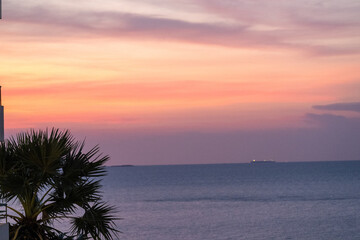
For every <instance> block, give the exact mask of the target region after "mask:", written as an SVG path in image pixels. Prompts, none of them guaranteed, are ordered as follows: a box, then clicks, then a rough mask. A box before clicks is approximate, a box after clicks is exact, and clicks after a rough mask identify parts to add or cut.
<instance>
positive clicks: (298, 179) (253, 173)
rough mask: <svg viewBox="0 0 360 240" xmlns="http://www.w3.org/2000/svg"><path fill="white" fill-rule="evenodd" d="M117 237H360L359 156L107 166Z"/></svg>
mask: <svg viewBox="0 0 360 240" xmlns="http://www.w3.org/2000/svg"><path fill="white" fill-rule="evenodd" d="M103 184H104V187H103V190H104V198H105V199H106V200H107V201H108V202H109V203H110V204H112V205H115V206H116V207H117V209H118V211H119V213H118V214H119V217H122V218H123V220H121V221H119V222H118V226H119V229H120V230H121V231H122V232H123V234H121V235H120V237H121V238H120V239H125V240H145V239H146V240H149V239H150V240H205V239H212V240H232V239H233V240H241V239H246V240H258V239H259V240H260V239H264V240H265V239H266V240H267V239H304V240H305V239H306V240H322V239H324V240H336V239H339V240H347V239H349V240H350V239H351V240H353V239H360V162H359V161H353V162H350V161H349V162H322V163H321V162H315V163H314V162H312V163H275V164H255V165H253V164H218V165H178V166H137V167H109V168H108V176H107V177H106V178H105V179H104V181H103Z"/></svg>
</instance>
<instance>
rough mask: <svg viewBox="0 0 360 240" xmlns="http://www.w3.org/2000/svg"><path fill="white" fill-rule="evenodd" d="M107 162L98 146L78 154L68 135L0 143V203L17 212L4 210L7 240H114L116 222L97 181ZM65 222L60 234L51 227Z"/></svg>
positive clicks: (26, 136)
mask: <svg viewBox="0 0 360 240" xmlns="http://www.w3.org/2000/svg"><path fill="white" fill-rule="evenodd" d="M108 159H109V157H108V156H104V155H102V154H100V153H99V147H98V146H96V147H94V148H92V149H91V150H89V151H84V142H78V141H75V139H74V138H73V136H72V135H71V134H70V132H69V131H68V130H66V131H60V130H59V129H54V128H53V129H52V130H51V131H50V132H49V131H48V130H44V131H43V130H38V131H35V130H30V131H28V132H23V133H20V134H17V135H16V137H12V138H10V139H9V140H7V141H6V142H5V143H1V144H0V197H1V198H2V199H4V200H5V201H7V202H16V203H17V204H18V205H19V206H21V207H20V209H16V208H14V207H11V206H8V208H9V209H10V211H9V213H8V214H7V216H8V217H9V218H10V219H12V220H13V222H14V223H13V224H11V226H10V237H11V239H13V240H15V239H31V240H32V239H34V240H35V239H36V240H38V239H39V240H52V239H90V238H92V239H94V240H100V239H108V240H111V239H114V238H115V237H116V236H117V234H118V233H119V231H118V230H117V229H116V226H115V220H117V219H118V218H116V217H115V216H114V214H115V211H114V208H113V207H112V206H109V205H107V204H106V203H104V202H103V201H102V198H101V192H100V188H101V185H100V181H101V180H99V179H98V178H99V177H102V176H104V175H105V174H106V171H105V166H104V163H105V162H106V161H107V160H108ZM11 211H12V212H11ZM65 219H68V222H70V225H71V227H70V229H69V230H68V232H66V233H61V232H60V231H59V230H58V229H56V228H55V227H54V221H56V220H58V221H64V220H65Z"/></svg>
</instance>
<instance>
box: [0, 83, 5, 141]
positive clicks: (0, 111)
mask: <svg viewBox="0 0 360 240" xmlns="http://www.w3.org/2000/svg"><path fill="white" fill-rule="evenodd" d="M0 142H4V106H3V105H2V103H1V86H0Z"/></svg>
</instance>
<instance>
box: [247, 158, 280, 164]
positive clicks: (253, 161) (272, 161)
mask: <svg viewBox="0 0 360 240" xmlns="http://www.w3.org/2000/svg"><path fill="white" fill-rule="evenodd" d="M250 163H251V164H258V163H275V161H274V160H262V161H257V160H255V159H254V160H252V161H251V162H250Z"/></svg>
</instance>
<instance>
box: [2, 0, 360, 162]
mask: <svg viewBox="0 0 360 240" xmlns="http://www.w3.org/2000/svg"><path fill="white" fill-rule="evenodd" d="M2 5H3V6H2V12H3V13H2V18H3V19H2V20H0V36H1V38H0V85H1V86H2V97H3V99H2V103H3V105H4V106H5V136H6V137H10V136H12V135H14V134H16V133H18V132H20V131H24V130H25V131H26V130H28V129H30V128H35V129H44V128H52V127H56V128H60V129H70V130H71V132H72V133H73V135H74V136H75V137H76V138H78V139H79V140H83V139H86V143H87V146H89V147H91V146H94V145H96V144H99V146H100V148H101V151H102V152H104V154H108V155H110V157H111V160H110V161H109V163H108V164H109V165H118V164H134V165H151V164H194V163H196V164H198V163H242V162H249V161H251V160H252V159H258V160H264V159H272V160H276V161H279V162H288V161H289V162H291V161H327V160H329V161H333V160H356V159H357V160H358V159H360V145H359V143H360V72H359V69H360V16H359V14H358V13H359V12H360V2H359V1H355V0H341V1H340V0H328V1H317V0H301V1H300V0H293V1H285V0H277V1H270V0H241V1H240V0H178V1H169V0H122V1H118V0H101V1H100V0H92V1H84V0H78V1H71V0H63V1H55V0H47V1H45V0H27V1H20V0H3V1H2Z"/></svg>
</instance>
